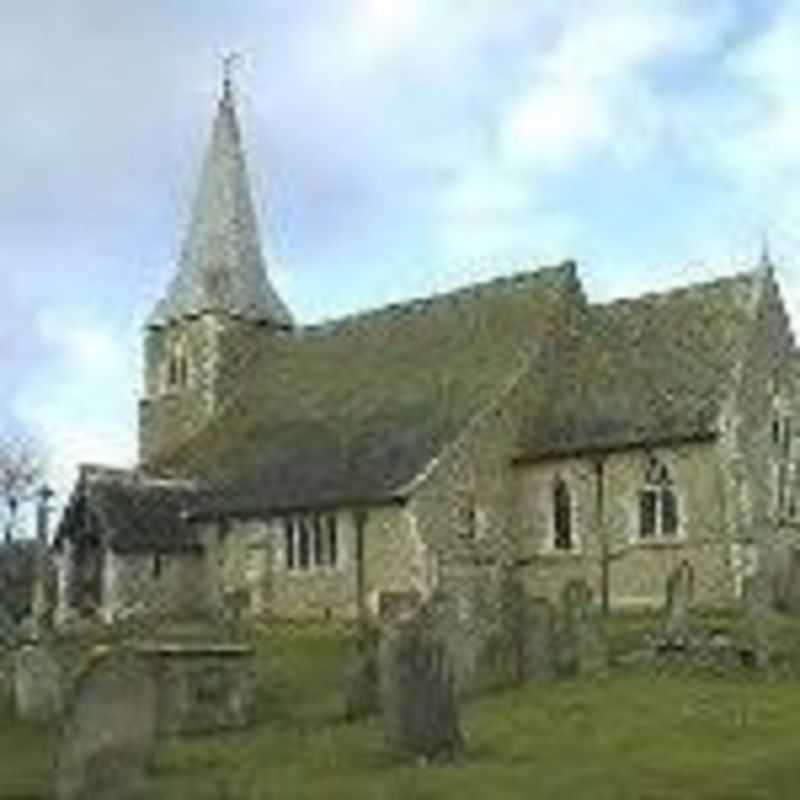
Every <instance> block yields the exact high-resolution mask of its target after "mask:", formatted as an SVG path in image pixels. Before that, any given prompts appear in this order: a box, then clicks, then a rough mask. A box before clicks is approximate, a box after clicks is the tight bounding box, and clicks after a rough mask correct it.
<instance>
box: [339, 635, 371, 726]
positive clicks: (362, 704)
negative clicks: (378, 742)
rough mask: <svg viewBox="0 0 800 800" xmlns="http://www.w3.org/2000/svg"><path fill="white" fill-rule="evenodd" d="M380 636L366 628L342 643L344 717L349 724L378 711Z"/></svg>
mask: <svg viewBox="0 0 800 800" xmlns="http://www.w3.org/2000/svg"><path fill="white" fill-rule="evenodd" d="M379 643H380V632H379V631H378V630H376V629H375V628H373V627H371V626H367V625H361V626H359V628H358V630H357V631H356V632H355V633H354V634H353V635H352V636H351V637H350V638H349V639H348V641H347V643H346V647H347V652H346V655H345V670H344V716H345V719H347V720H348V721H349V722H352V721H354V720H358V719H363V718H364V717H368V716H370V715H371V714H375V713H376V712H377V711H378V709H379V707H380V697H379V691H380V689H379V675H378V649H379Z"/></svg>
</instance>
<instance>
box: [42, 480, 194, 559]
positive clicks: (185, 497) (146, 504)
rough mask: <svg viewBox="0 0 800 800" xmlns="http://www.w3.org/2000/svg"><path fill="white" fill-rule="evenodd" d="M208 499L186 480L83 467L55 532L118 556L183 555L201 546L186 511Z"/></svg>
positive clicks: (58, 540) (61, 537) (57, 540)
mask: <svg viewBox="0 0 800 800" xmlns="http://www.w3.org/2000/svg"><path fill="white" fill-rule="evenodd" d="M205 496H206V495H204V494H203V492H201V491H200V490H199V489H198V488H196V486H194V485H192V484H190V483H188V482H187V481H175V480H173V481H165V480H155V479H152V478H145V477H143V476H141V475H139V474H138V473H135V472H131V471H127V470H117V469H107V468H103V467H96V466H91V467H87V466H84V467H83V468H82V471H81V477H80V478H79V480H78V482H77V484H76V486H75V489H74V490H73V493H72V496H71V498H70V501H69V503H68V505H67V508H66V509H65V511H64V514H63V515H62V517H61V521H60V523H59V526H58V530H57V531H56V537H55V546H56V547H57V548H58V547H60V546H61V543H62V542H63V540H64V539H70V540H77V539H79V538H82V539H85V540H86V539H88V540H91V539H92V538H95V539H96V541H97V542H98V543H100V542H101V541H104V542H106V543H107V544H108V545H109V546H110V547H111V549H112V550H113V551H115V552H117V553H136V552H155V551H159V552H185V551H186V550H195V549H198V548H199V544H198V541H197V539H196V535H195V532H194V531H193V530H192V528H191V527H190V526H189V525H188V524H187V522H186V519H185V512H186V511H187V510H188V509H189V508H192V507H194V506H196V505H197V504H198V503H199V502H202V500H203V498H204V497H205Z"/></svg>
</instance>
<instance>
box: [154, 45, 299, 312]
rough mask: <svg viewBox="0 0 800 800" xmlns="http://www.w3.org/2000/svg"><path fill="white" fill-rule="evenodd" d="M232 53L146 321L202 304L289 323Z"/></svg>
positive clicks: (197, 309) (195, 309)
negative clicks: (193, 189) (272, 270)
mask: <svg viewBox="0 0 800 800" xmlns="http://www.w3.org/2000/svg"><path fill="white" fill-rule="evenodd" d="M234 58H235V57H234V56H228V57H226V58H225V60H224V69H223V80H222V93H221V97H220V99H219V102H218V106H217V113H216V118H215V119H214V124H213V129H212V134H211V143H210V146H209V148H208V151H207V153H206V157H205V161H204V163H203V168H202V172H201V175H200V183H199V187H198V190H197V195H196V197H195V202H194V206H193V208H192V217H191V222H190V224H189V229H188V232H187V235H186V238H185V240H184V242H183V247H182V249H181V253H180V257H179V260H178V270H177V274H176V275H175V277H174V278H173V280H172V282H171V283H170V285H169V288H168V290H167V293H166V295H165V296H164V298H163V299H162V300H161V301H160V302H159V303H158V304H157V305H156V307H155V309H154V310H153V313H152V314H151V316H150V318H149V319H148V322H147V324H148V325H149V326H159V325H164V324H166V323H168V322H170V321H172V320H176V319H180V318H183V317H189V316H196V315H198V314H201V313H203V312H206V311H211V312H223V313H227V314H230V315H231V316H237V317H241V318H245V319H249V320H253V321H259V322H268V323H272V324H273V325H276V326H278V327H290V326H291V325H292V317H291V314H290V313H289V310H288V309H287V308H286V306H285V305H284V303H283V301H282V300H281V299H280V297H279V296H278V294H277V292H276V291H275V289H274V288H273V287H272V285H271V284H270V282H269V280H268V278H267V270H266V264H265V262H264V257H263V254H262V250H261V241H260V237H259V233H258V222H257V220H256V214H255V209H254V208H253V203H252V199H251V194H250V184H249V180H248V177H247V168H246V164H245V156H244V152H243V148H242V143H241V135H240V131H239V122H238V119H237V114H236V103H235V97H234V90H233V76H232V68H233V64H234Z"/></svg>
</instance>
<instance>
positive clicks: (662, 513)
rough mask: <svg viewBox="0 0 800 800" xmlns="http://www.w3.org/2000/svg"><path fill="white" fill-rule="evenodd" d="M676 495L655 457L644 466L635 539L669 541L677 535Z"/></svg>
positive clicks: (678, 519) (665, 468)
mask: <svg viewBox="0 0 800 800" xmlns="http://www.w3.org/2000/svg"><path fill="white" fill-rule="evenodd" d="M679 525H680V514H679V508H678V495H677V493H676V492H675V487H674V485H673V482H672V476H671V475H670V473H669V470H668V469H667V466H666V464H664V463H662V462H661V461H659V459H657V458H655V457H651V458H650V459H649V460H648V462H647V468H646V470H645V478H644V486H643V488H642V490H641V492H640V493H639V537H640V538H641V539H654V538H659V537H665V538H669V537H672V536H675V535H676V534H677V533H678V528H679Z"/></svg>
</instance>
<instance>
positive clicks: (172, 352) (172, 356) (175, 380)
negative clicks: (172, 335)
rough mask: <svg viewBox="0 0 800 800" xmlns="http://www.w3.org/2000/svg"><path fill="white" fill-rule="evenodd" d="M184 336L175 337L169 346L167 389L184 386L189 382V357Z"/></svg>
mask: <svg viewBox="0 0 800 800" xmlns="http://www.w3.org/2000/svg"><path fill="white" fill-rule="evenodd" d="M186 350H187V348H186V342H185V340H184V339H183V337H181V338H178V339H175V340H174V341H173V342H172V343H171V344H170V346H169V352H168V356H167V376H166V384H167V389H178V388H183V387H185V386H187V385H188V383H189V357H188V355H187V352H186Z"/></svg>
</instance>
